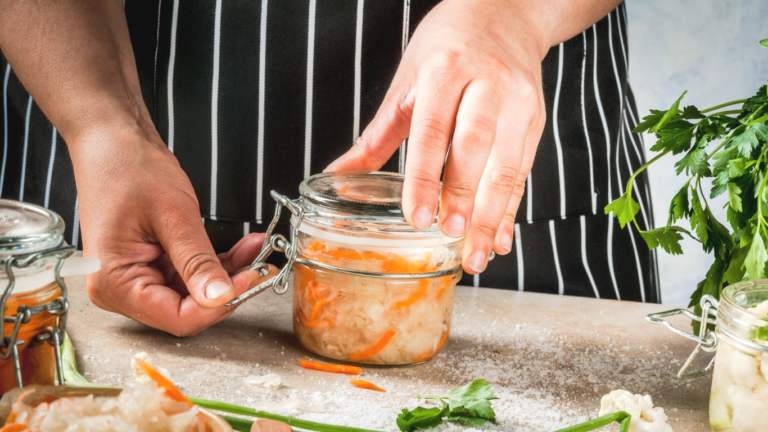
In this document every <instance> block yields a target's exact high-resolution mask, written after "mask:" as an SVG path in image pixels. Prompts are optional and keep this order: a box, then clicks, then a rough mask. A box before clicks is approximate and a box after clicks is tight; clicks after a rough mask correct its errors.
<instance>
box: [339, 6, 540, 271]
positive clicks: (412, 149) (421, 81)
mask: <svg viewBox="0 0 768 432" xmlns="http://www.w3.org/2000/svg"><path fill="white" fill-rule="evenodd" d="M531 3H537V2H514V1H510V2H506V1H498V0H478V1H473V2H467V1H463V0H447V1H444V2H443V3H441V4H440V5H438V6H437V7H436V8H435V9H434V10H432V12H430V13H429V14H428V15H427V16H426V18H424V21H423V22H422V23H421V24H420V25H419V27H418V28H417V30H416V32H415V34H414V35H413V38H412V40H411V41H410V42H409V45H408V48H407V49H406V51H405V53H404V55H403V59H402V61H401V63H400V66H399V68H398V70H397V73H396V74H395V77H394V79H393V82H392V85H391V86H390V89H389V91H388V92H387V95H386V97H385V99H384V102H383V103H382V105H381V108H380V109H379V111H378V113H377V114H376V117H375V118H374V119H373V121H372V122H371V123H370V124H369V125H368V127H367V128H366V129H365V131H364V132H363V134H362V136H361V137H360V138H359V139H358V141H357V143H356V145H355V146H353V147H352V149H351V150H350V151H349V152H347V153H346V154H345V155H343V156H342V157H341V158H339V159H338V160H336V161H335V162H333V163H332V164H331V165H330V166H329V167H328V168H327V169H326V171H340V170H376V169H379V168H380V167H381V166H382V165H383V164H384V163H385V162H386V161H387V160H388V159H389V157H390V156H391V155H392V154H393V153H394V152H395V151H396V150H397V148H398V147H399V146H400V143H401V142H402V141H403V140H404V139H405V138H408V137H410V138H409V140H408V151H407V159H406V165H405V184H404V186H403V202H402V209H403V214H404V215H405V218H406V219H407V220H408V222H409V223H410V224H411V225H412V226H413V227H414V228H419V229H425V228H428V227H429V226H431V225H432V222H433V220H434V218H435V212H436V211H437V208H438V195H439V198H440V214H439V215H438V223H439V226H440V228H441V229H442V231H443V232H444V233H445V234H447V235H449V236H451V237H461V236H463V235H465V234H466V241H465V246H464V254H463V256H464V263H463V264H464V269H465V270H466V271H467V272H469V273H472V274H476V273H480V272H482V271H483V270H485V267H486V265H487V262H488V256H489V255H490V252H491V250H492V249H493V250H495V251H496V253H498V254H507V253H509V252H510V250H511V248H512V237H513V235H514V224H515V214H516V212H517V210H518V207H519V205H520V199H521V197H522V195H523V192H524V188H525V180H526V177H527V176H528V173H529V172H530V170H531V166H532V165H533V160H534V156H535V154H536V147H537V145H538V142H539V139H540V137H541V134H542V130H543V128H544V124H545V117H546V114H545V111H544V100H543V92H542V86H541V61H542V59H543V58H544V55H545V54H546V52H547V50H548V49H549V47H550V45H551V43H552V40H551V39H550V38H549V37H550V36H551V35H547V37H545V36H544V35H546V34H547V32H548V29H547V25H548V24H549V20H547V19H543V18H542V17H540V16H538V15H536V14H537V13H540V11H537V10H535V8H533V7H531V6H530V4H531ZM451 138H452V139H451ZM449 143H450V152H448V147H449ZM446 153H448V157H447V159H446ZM444 161H445V175H444V178H443V183H442V189H441V187H440V175H441V172H442V170H443V162H444Z"/></svg>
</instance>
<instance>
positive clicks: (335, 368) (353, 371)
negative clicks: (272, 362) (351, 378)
mask: <svg viewBox="0 0 768 432" xmlns="http://www.w3.org/2000/svg"><path fill="white" fill-rule="evenodd" d="M299 363H301V367H303V368H304V369H314V370H319V371H323V372H334V373H343V374H347V375H357V374H359V373H360V368H359V367H357V366H346V365H336V364H328V363H318V362H313V361H309V360H299Z"/></svg>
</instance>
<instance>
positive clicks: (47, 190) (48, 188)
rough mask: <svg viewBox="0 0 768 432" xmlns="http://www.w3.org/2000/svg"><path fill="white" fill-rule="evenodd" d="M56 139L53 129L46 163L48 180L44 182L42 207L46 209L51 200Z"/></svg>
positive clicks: (55, 132) (55, 131)
mask: <svg viewBox="0 0 768 432" xmlns="http://www.w3.org/2000/svg"><path fill="white" fill-rule="evenodd" d="M57 138H58V131H57V130H56V128H55V127H54V128H53V133H52V134H51V157H50V160H49V161H48V178H47V180H46V181H45V203H44V204H43V207H45V208H48V203H49V202H50V198H51V181H52V180H53V164H54V161H55V160H56V140H57Z"/></svg>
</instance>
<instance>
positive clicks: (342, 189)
mask: <svg viewBox="0 0 768 432" xmlns="http://www.w3.org/2000/svg"><path fill="white" fill-rule="evenodd" d="M349 187H350V185H349V184H345V185H344V186H342V187H340V188H339V189H338V190H337V191H338V193H339V194H340V195H346V194H347V193H349Z"/></svg>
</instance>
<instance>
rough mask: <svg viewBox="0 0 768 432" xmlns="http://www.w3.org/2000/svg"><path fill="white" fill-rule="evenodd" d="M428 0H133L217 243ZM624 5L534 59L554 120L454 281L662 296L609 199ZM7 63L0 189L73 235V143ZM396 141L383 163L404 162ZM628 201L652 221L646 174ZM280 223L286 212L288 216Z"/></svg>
mask: <svg viewBox="0 0 768 432" xmlns="http://www.w3.org/2000/svg"><path fill="white" fill-rule="evenodd" d="M436 3H437V1H436V0H376V1H372V0H368V1H365V0H356V1H350V0H324V1H317V0H305V1H275V0H272V1H269V0H260V1H253V0H230V1H227V2H223V1H222V0H216V1H203V0H190V1H185V2H181V1H180V0H142V1H139V0H127V2H126V4H125V13H126V17H127V20H128V25H129V29H130V37H131V42H132V44H133V48H134V52H135V57H136V64H137V69H138V73H139V79H140V82H141V89H142V93H143V96H144V99H145V101H146V104H147V107H148V108H149V111H150V114H151V115H152V118H153V120H154V122H155V125H156V126H157V129H158V130H159V132H160V135H161V136H162V137H163V139H164V141H165V142H166V143H167V145H168V147H169V148H170V149H171V150H172V151H173V152H174V154H175V155H176V157H177V159H178V161H179V163H180V164H181V166H182V168H183V169H184V170H185V171H186V173H187V175H188V176H189V179H190V181H191V182H192V185H193V187H194V189H195V191H196V193H197V197H198V199H199V202H200V206H201V212H202V214H203V218H204V223H205V226H206V230H207V232H208V234H209V236H210V238H211V241H212V243H213V245H214V248H215V249H216V250H217V251H219V252H221V251H225V250H227V249H229V248H230V247H231V246H232V245H233V244H234V243H235V242H236V241H237V240H238V239H239V238H240V237H242V236H243V235H244V234H245V233H248V232H257V231H264V230H265V228H266V224H268V223H269V219H270V218H271V215H272V210H273V208H274V202H273V201H272V199H271V197H270V196H269V191H270V190H273V189H274V190H277V191H279V192H281V193H283V194H285V195H287V196H297V195H298V185H299V183H300V182H301V180H302V179H304V178H305V177H307V176H308V175H311V174H314V173H317V172H320V171H321V170H322V169H323V168H324V167H325V166H327V165H328V164H329V163H330V162H332V161H333V160H335V159H336V158H337V157H339V156H340V155H341V154H343V153H344V152H345V151H346V150H348V149H349V147H350V146H351V145H352V144H353V143H354V141H355V138H356V137H357V136H358V135H359V134H360V131H361V130H362V129H364V128H365V125H366V124H368V122H370V121H371V119H373V117H374V115H375V113H376V110H377V108H378V106H379V104H380V103H381V101H382V100H383V98H384V95H385V93H386V91H387V89H388V86H389V83H390V81H391V79H392V77H393V76H394V74H395V71H396V69H397V66H398V62H399V60H400V58H401V56H402V53H403V51H404V49H405V47H406V45H407V44H408V39H409V37H410V35H412V34H413V32H414V30H415V29H416V26H417V25H418V23H419V22H420V21H421V19H422V18H423V17H424V16H425V15H426V14H427V13H428V12H429V10H430V9H431V8H432V7H433V6H434V5H435V4H436ZM626 23H627V19H626V11H625V5H624V4H622V5H620V6H619V7H618V8H616V9H615V10H613V11H612V12H611V13H610V14H608V15H607V16H605V17H604V18H603V19H601V20H600V21H599V22H597V23H595V24H594V25H592V26H591V27H589V28H587V29H586V30H584V31H583V32H582V33H581V34H579V35H576V36H575V37H574V38H572V39H570V40H568V41H566V42H563V43H561V44H560V45H558V46H555V47H552V48H551V49H550V51H549V53H548V54H547V56H546V58H545V59H544V62H543V65H542V68H543V85H544V95H545V100H546V110H547V124H546V127H545V129H544V133H543V136H542V138H541V143H540V145H539V148H538V152H537V155H536V161H535V164H534V166H533V170H532V172H531V174H530V176H529V177H528V181H527V184H526V192H525V196H524V197H523V201H522V204H521V206H520V210H519V212H518V215H517V224H516V225H515V238H514V245H513V248H512V251H511V253H510V254H508V255H506V256H503V257H501V256H500V257H497V258H496V260H495V261H493V262H492V263H490V264H489V266H488V268H487V270H486V271H485V272H484V273H482V274H480V275H476V276H472V275H465V276H464V279H463V280H462V283H463V284H465V285H474V286H484V287H496V288H503V289H515V290H521V291H522V290H525V291H536V292H545V293H553V294H568V295H579V296H589V297H601V298H612V299H622V300H635V301H647V302H659V301H660V294H659V287H658V272H657V267H656V258H655V255H654V253H652V252H649V251H648V249H647V247H646V245H645V242H644V241H643V240H642V238H641V237H640V236H639V234H638V233H637V232H636V231H634V230H629V229H624V230H621V229H619V227H618V224H617V223H616V222H615V221H614V220H613V219H612V218H610V217H609V216H607V215H604V214H603V208H604V207H605V205H606V204H608V203H609V202H611V201H612V200H613V199H615V198H616V197H618V196H619V195H620V194H622V193H623V192H624V187H625V184H626V181H627V179H628V177H629V175H630V174H631V173H632V172H633V171H634V170H635V169H636V168H637V167H639V166H640V165H642V164H643V163H644V160H645V157H644V148H643V142H642V137H641V136H640V135H638V134H634V133H632V129H633V127H634V125H635V124H637V121H638V119H639V116H638V112H637V111H636V109H635V103H634V99H633V96H632V92H631V89H630V87H629V84H628V82H627V69H628V63H627V33H626ZM0 73H4V75H3V95H2V98H3V104H2V105H3V106H2V109H3V113H2V115H3V123H2V127H3V154H2V167H1V168H0V196H2V197H3V198H12V199H18V200H22V201H28V202H32V203H36V204H40V205H43V206H45V207H49V208H51V209H53V210H54V211H56V212H58V213H59V214H61V215H62V216H63V217H64V219H65V220H66V221H67V222H68V224H67V231H66V238H67V239H68V241H70V242H71V243H72V244H75V245H80V244H81V237H80V224H79V218H78V210H77V192H76V189H75V180H74V174H73V170H72V163H71V160H70V158H69V155H68V152H67V147H66V145H65V143H64V142H63V140H62V139H61V137H59V136H58V135H57V132H56V128H55V127H53V126H52V125H51V124H50V122H48V120H47V119H46V117H45V115H44V114H43V113H42V112H41V111H40V109H39V108H38V107H37V105H36V104H35V103H34V101H33V100H32V98H31V97H30V96H29V95H28V94H27V93H26V92H25V90H24V88H23V86H22V84H21V83H20V82H19V80H18V79H17V78H16V76H15V74H14V73H13V70H12V68H11V66H10V65H9V64H8V63H7V62H6V61H5V60H4V59H2V60H0ZM405 152H407V146H403V148H401V150H400V151H398V152H396V153H395V154H394V155H393V157H392V158H391V160H390V161H389V162H388V163H387V164H386V165H385V166H384V167H383V168H382V169H383V170H387V171H402V170H403V163H404V160H405V157H404V156H405ZM634 192H635V195H634V197H635V200H637V201H638V203H639V204H640V213H639V215H638V218H639V219H638V220H639V224H640V226H641V227H642V228H644V229H645V228H647V227H651V226H653V220H652V213H653V211H652V207H651V197H650V192H649V187H648V181H647V177H646V176H645V174H642V175H641V176H640V177H639V178H638V179H637V187H635V189H634ZM285 228H286V227H283V229H285Z"/></svg>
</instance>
